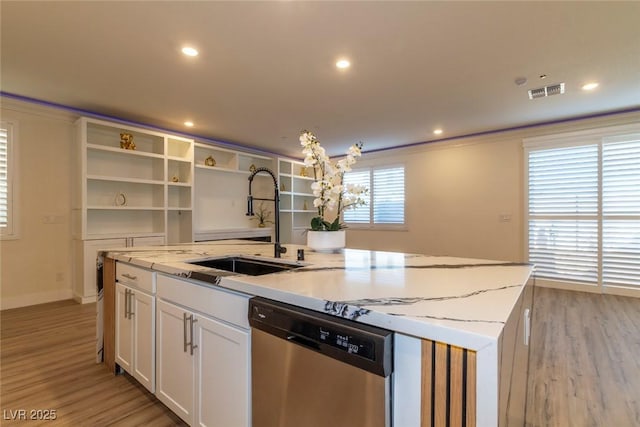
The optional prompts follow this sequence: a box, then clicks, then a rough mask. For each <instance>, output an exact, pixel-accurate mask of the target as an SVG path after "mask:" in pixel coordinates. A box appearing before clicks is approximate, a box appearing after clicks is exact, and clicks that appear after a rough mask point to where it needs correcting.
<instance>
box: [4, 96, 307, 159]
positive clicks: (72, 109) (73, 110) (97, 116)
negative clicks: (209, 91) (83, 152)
mask: <svg viewBox="0 0 640 427" xmlns="http://www.w3.org/2000/svg"><path fill="white" fill-rule="evenodd" d="M0 96H4V97H6V98H11V99H16V100H18V101H24V102H29V103H31V104H38V105H42V106H45V107H50V108H55V109H57V110H65V111H69V112H71V113H76V114H79V115H81V116H85V117H91V118H94V119H99V120H107V121H111V122H116V123H120V124H123V125H129V126H136V127H141V128H145V129H149V130H155V131H160V132H168V133H172V134H174V135H178V136H183V137H185V138H193V139H197V140H198V142H209V143H213V144H217V145H219V146H223V147H227V148H231V149H235V150H248V151H251V152H253V153H255V154H265V155H269V156H277V157H287V158H290V157H289V156H285V155H282V154H279V153H276V152H272V151H267V150H264V149H261V148H256V147H251V146H248V145H242V144H237V143H234V142H228V141H221V140H219V139H212V138H208V137H205V136H202V135H197V134H192V133H188V132H183V131H179V130H175V129H169V128H163V127H160V126H155V125H150V124H147V123H141V122H136V121H132V120H126V119H122V118H119V117H115V116H109V115H106V114H100V113H95V112H93V111H88V110H83V109H81V108H75V107H69V106H67V105H63V104H57V103H55V102H49V101H43V100H40V99H36V98H30V97H28V96H22V95H16V94H14V93H9V92H4V91H0ZM296 160H297V159H296Z"/></svg>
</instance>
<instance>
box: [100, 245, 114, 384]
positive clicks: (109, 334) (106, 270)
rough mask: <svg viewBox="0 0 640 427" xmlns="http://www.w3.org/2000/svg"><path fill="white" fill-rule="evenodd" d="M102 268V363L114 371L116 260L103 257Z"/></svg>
mask: <svg viewBox="0 0 640 427" xmlns="http://www.w3.org/2000/svg"><path fill="white" fill-rule="evenodd" d="M102 268H103V270H102V278H103V289H102V308H103V317H102V324H103V326H104V333H103V339H104V344H103V346H104V347H103V348H104V364H105V365H106V366H107V368H108V369H109V371H110V372H115V371H116V328H115V326H116V261H115V260H114V259H111V258H106V257H105V258H104V263H103V267H102Z"/></svg>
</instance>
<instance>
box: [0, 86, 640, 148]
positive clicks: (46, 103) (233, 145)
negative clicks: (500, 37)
mask: <svg viewBox="0 0 640 427" xmlns="http://www.w3.org/2000/svg"><path fill="white" fill-rule="evenodd" d="M0 96H5V97H7V98H12V99H17V100H19V101H26V102H30V103H33V104H39V105H44V106H46V107H52V108H56V109H59V110H66V111H70V112H73V113H77V114H80V115H84V116H91V117H93V118H96V119H102V120H109V121H113V122H118V123H122V124H128V125H131V126H138V127H144V128H147V129H150V130H158V131H162V132H170V133H173V134H176V135H180V136H184V137H187V138H193V139H198V140H199V141H198V142H200V141H204V142H210V143H214V144H218V145H221V146H225V147H228V148H232V149H243V150H250V151H253V152H255V153H262V154H267V155H272V156H277V157H286V158H288V159H294V158H293V157H290V156H287V155H284V154H280V153H276V152H272V151H267V150H264V149H260V148H255V147H251V146H247V145H242V144H237V143H234V142H228V141H221V140H218V139H211V138H208V137H204V136H201V135H197V134H191V133H186V132H182V131H177V130H174V129H167V128H163V127H159V126H153V125H149V124H146V123H140V122H135V121H130V120H125V119H121V118H118V117H114V116H109V115H105V114H99V113H94V112H92V111H88V110H83V109H80V108H75V107H69V106H67V105H62V104H57V103H55V102H49V101H42V100H40V99H36V98H30V97H27V96H22V95H16V94H13V93H8V92H4V91H0ZM637 112H640V107H633V108H628V109H625V110H616V111H607V112H604V113H595V114H588V115H586V116H578V117H569V118H565V119H558V120H551V121H546V122H540V123H532V124H528V125H522V126H513V127H508V128H503V129H494V130H488V131H482V132H475V133H468V134H464V135H457V136H450V137H447V138H440V139H433V140H430V141H421V142H412V143H410V144H403V145H398V146H395V147H389V148H378V149H376V150H367V151H363V154H365V153H378V152H382V151H389V150H395V149H398V148H409V147H417V146H420V145H426V144H432V143H435V142H446V141H452V140H456V139H462V138H473V137H477V136H484V135H492V134H498V133H503V132H510V131H514V130H522V129H530V128H535V127H539V126H547V125H554V124H559V123H568V122H573V121H578V120H585V119H593V118H597V117H607V116H613V115H616V114H625V113H637ZM338 157H339V156H338ZM295 160H298V159H295Z"/></svg>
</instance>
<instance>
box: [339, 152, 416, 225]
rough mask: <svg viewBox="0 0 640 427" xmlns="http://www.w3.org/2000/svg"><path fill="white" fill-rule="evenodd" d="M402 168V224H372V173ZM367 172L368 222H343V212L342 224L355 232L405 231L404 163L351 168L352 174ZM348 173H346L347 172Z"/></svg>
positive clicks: (405, 195)
mask: <svg viewBox="0 0 640 427" xmlns="http://www.w3.org/2000/svg"><path fill="white" fill-rule="evenodd" d="M396 168H402V170H403V175H404V177H403V183H402V185H403V187H404V200H403V210H404V214H403V222H402V223H401V224H399V223H398V224H393V223H376V222H374V209H375V207H374V202H373V200H374V193H375V188H374V185H373V182H374V172H375V171H377V170H385V169H396ZM362 171H368V172H369V204H368V205H367V207H368V208H369V222H368V223H364V222H348V221H345V220H344V212H343V214H342V218H341V220H342V222H344V224H345V225H346V226H347V227H348V228H350V229H354V230H355V229H357V230H375V231H379V230H397V231H406V230H407V229H408V224H407V167H406V165H405V164H404V163H393V164H385V165H375V166H363V167H361V168H353V172H362ZM347 173H348V172H347Z"/></svg>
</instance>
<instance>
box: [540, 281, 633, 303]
mask: <svg viewBox="0 0 640 427" xmlns="http://www.w3.org/2000/svg"><path fill="white" fill-rule="evenodd" d="M536 286H538V287H541V288H553V289H564V290H565V291H579V292H591V293H595V294H606V295H618V296H623V297H634V298H640V289H635V288H625V287H623V286H604V287H600V286H596V285H585V284H579V283H567V282H556V281H553V280H542V279H536Z"/></svg>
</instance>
